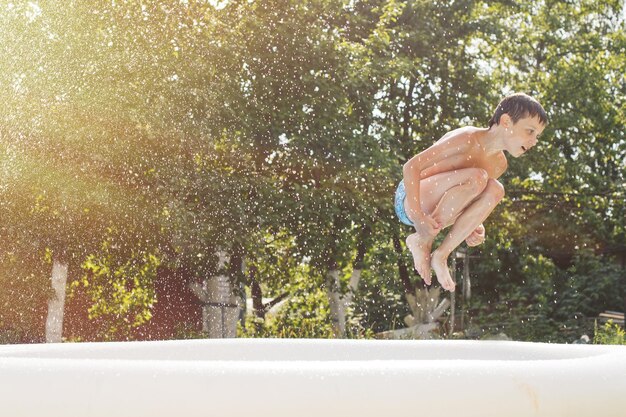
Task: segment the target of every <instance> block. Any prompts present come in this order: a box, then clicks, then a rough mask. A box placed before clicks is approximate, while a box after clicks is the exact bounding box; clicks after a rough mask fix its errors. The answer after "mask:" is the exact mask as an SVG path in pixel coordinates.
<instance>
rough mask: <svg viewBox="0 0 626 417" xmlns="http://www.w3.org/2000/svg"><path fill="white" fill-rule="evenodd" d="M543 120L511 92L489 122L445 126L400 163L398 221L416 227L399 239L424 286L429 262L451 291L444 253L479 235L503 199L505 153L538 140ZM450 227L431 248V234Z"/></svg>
mask: <svg viewBox="0 0 626 417" xmlns="http://www.w3.org/2000/svg"><path fill="white" fill-rule="evenodd" d="M547 119H548V118H547V115H546V112H545V110H544V109H543V107H541V105H540V104H539V103H538V102H537V101H536V100H535V99H533V98H532V97H530V96H528V95H526V94H523V93H517V94H512V95H510V96H507V97H505V98H504V99H503V100H502V101H501V102H500V104H498V107H497V108H496V111H495V113H494V115H493V117H492V118H491V120H490V121H489V127H488V128H478V127H471V126H468V127H462V128H460V129H456V130H453V131H451V132H448V133H447V134H445V135H444V136H443V137H442V138H441V139H439V140H438V141H437V142H436V143H435V144H434V145H432V146H431V147H430V148H428V149H426V150H425V151H423V152H420V153H419V154H417V155H416V156H414V157H413V158H411V159H410V160H409V161H408V162H407V163H406V164H404V168H403V174H404V179H403V180H402V181H401V182H400V184H399V185H398V188H397V190H396V195H395V209H396V214H397V215H398V218H399V219H400V221H401V222H402V223H404V224H407V225H409V226H414V227H415V233H413V234H412V235H410V236H409V237H407V238H406V244H407V247H408V248H409V250H410V251H411V254H412V255H413V260H414V262H415V269H416V270H417V272H418V273H419V274H420V276H421V277H422V278H423V279H424V281H425V282H426V284H428V285H430V283H431V272H430V270H431V267H432V269H434V270H435V274H436V275H437V280H438V281H439V283H440V284H441V286H442V287H443V288H444V289H446V290H448V291H454V289H455V283H454V281H453V280H452V277H451V276H450V271H449V270H448V256H449V255H450V254H451V253H452V251H453V250H454V248H456V247H457V246H459V245H460V244H461V243H462V242H463V240H465V241H466V243H467V245H468V246H476V245H479V244H481V243H482V242H483V241H484V240H485V228H484V227H483V225H482V222H483V221H484V220H485V219H486V218H487V217H488V216H489V214H490V213H491V211H492V210H493V209H494V208H495V207H496V205H497V204H498V203H499V202H500V200H501V199H502V197H504V187H503V186H502V184H500V182H498V180H497V179H498V177H500V176H501V175H502V174H503V173H504V172H505V171H506V169H507V160H506V156H505V155H504V151H507V152H508V153H509V154H511V155H512V156H513V157H514V158H517V157H519V156H521V155H523V154H524V153H526V152H527V151H528V150H529V149H530V148H532V147H533V146H535V145H536V144H537V137H538V136H539V135H540V134H541V133H542V132H543V130H544V128H545V126H546V124H547ZM418 202H419V204H418ZM451 225H452V228H451V229H450V233H448V235H447V236H446V237H445V239H444V240H443V242H442V243H441V245H440V246H439V247H438V248H437V249H436V250H435V251H434V252H432V254H431V248H432V244H433V241H434V240H435V237H436V236H437V234H438V233H439V232H440V231H441V230H443V229H444V228H446V227H448V226H451Z"/></svg>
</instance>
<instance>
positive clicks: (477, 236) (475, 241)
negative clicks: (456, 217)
mask: <svg viewBox="0 0 626 417" xmlns="http://www.w3.org/2000/svg"><path fill="white" fill-rule="evenodd" d="M484 241H485V226H483V225H482V224H481V225H479V226H478V227H477V228H476V229H475V230H474V231H473V232H472V234H471V235H469V236H468V237H467V239H465V243H467V246H469V247H473V246H478V245H480V244H481V243H483V242H484Z"/></svg>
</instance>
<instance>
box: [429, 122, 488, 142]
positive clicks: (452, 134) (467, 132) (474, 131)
mask: <svg viewBox="0 0 626 417" xmlns="http://www.w3.org/2000/svg"><path fill="white" fill-rule="evenodd" d="M482 130H483V129H480V128H478V127H474V126H463V127H459V128H458V129H454V130H451V131H449V132H448V133H446V134H445V135H443V136H442V137H441V138H440V139H439V140H438V141H437V142H435V145H436V144H438V143H442V142H447V141H449V140H459V138H462V139H463V140H467V141H468V142H469V143H470V144H471V143H473V142H475V141H476V139H477V138H478V136H477V135H478V134H479V133H480V132H482Z"/></svg>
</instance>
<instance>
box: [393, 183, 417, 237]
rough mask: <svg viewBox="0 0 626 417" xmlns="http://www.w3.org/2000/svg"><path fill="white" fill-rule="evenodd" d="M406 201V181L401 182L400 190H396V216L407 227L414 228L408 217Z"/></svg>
mask: <svg viewBox="0 0 626 417" xmlns="http://www.w3.org/2000/svg"><path fill="white" fill-rule="evenodd" d="M405 199H406V191H405V190H404V180H402V181H400V184H398V188H397V189H396V197H395V200H394V206H395V208H396V216H398V219H400V221H401V222H402V223H404V224H406V225H407V226H413V222H412V221H411V220H410V219H409V217H408V216H407V215H406V211H405V210H404V200H405Z"/></svg>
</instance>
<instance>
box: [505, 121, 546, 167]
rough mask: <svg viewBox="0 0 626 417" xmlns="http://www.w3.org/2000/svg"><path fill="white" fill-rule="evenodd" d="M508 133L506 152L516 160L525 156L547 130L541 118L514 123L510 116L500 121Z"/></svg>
mask: <svg viewBox="0 0 626 417" xmlns="http://www.w3.org/2000/svg"><path fill="white" fill-rule="evenodd" d="M500 121H501V122H502V125H503V127H504V128H505V132H506V150H507V151H508V152H509V153H510V154H511V155H512V156H513V157H515V158H518V157H520V156H522V155H523V154H525V153H526V152H527V151H528V150H529V149H530V148H532V147H533V146H535V145H536V144H537V139H538V136H539V135H541V133H542V132H543V130H544V129H545V128H546V126H545V125H543V124H542V123H541V121H540V120H539V117H537V116H535V117H526V118H523V119H519V120H518V121H517V123H513V121H512V120H511V118H510V117H509V115H508V114H503V115H502V118H501V119H500Z"/></svg>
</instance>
